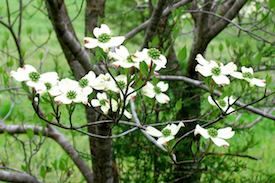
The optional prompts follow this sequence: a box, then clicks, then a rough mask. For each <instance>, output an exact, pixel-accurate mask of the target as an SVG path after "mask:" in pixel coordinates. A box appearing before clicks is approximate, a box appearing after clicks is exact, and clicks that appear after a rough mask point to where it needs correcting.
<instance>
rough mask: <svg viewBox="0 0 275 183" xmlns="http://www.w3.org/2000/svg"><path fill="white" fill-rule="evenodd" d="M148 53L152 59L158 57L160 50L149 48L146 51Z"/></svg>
mask: <svg viewBox="0 0 275 183" xmlns="http://www.w3.org/2000/svg"><path fill="white" fill-rule="evenodd" d="M148 55H149V57H151V58H152V59H154V60H155V59H158V58H159V56H160V51H159V50H158V49H156V48H151V49H150V50H149V51H148Z"/></svg>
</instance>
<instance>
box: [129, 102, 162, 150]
mask: <svg viewBox="0 0 275 183" xmlns="http://www.w3.org/2000/svg"><path fill="white" fill-rule="evenodd" d="M130 105H131V111H132V114H133V118H134V120H135V122H136V123H137V124H138V125H140V121H139V119H138V116H137V113H136V110H135V103H134V101H133V100H130ZM140 131H141V132H142V133H143V134H144V135H145V137H147V138H148V139H149V140H150V141H151V142H153V143H154V144H155V145H156V146H157V147H159V148H160V149H161V150H163V151H165V152H167V150H166V149H165V148H164V147H163V146H162V145H160V144H158V143H157V141H156V139H154V138H153V137H151V136H150V135H149V134H148V133H147V132H146V131H145V130H140Z"/></svg>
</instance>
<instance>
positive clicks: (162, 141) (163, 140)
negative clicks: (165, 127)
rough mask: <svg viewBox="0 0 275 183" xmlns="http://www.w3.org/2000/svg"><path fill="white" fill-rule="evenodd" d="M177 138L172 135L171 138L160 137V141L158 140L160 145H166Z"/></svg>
mask: <svg viewBox="0 0 275 183" xmlns="http://www.w3.org/2000/svg"><path fill="white" fill-rule="evenodd" d="M174 138H175V137H174V136H172V135H170V136H168V137H160V138H159V139H158V140H157V143H158V144H164V143H166V142H168V141H170V140H172V139H174Z"/></svg>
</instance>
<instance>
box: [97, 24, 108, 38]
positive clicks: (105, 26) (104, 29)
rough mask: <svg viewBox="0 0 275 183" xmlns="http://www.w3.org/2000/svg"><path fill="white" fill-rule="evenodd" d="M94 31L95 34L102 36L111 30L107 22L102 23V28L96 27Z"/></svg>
mask: <svg viewBox="0 0 275 183" xmlns="http://www.w3.org/2000/svg"><path fill="white" fill-rule="evenodd" d="M93 33H94V36H95V37H97V38H98V36H100V35H101V34H103V33H106V34H110V33H111V31H110V29H109V27H108V26H107V25H106V24H101V26H100V28H99V27H95V28H94V30H93Z"/></svg>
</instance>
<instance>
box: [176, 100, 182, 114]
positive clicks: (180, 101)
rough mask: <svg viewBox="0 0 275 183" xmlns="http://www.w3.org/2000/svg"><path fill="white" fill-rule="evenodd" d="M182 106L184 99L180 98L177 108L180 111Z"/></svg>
mask: <svg viewBox="0 0 275 183" xmlns="http://www.w3.org/2000/svg"><path fill="white" fill-rule="evenodd" d="M181 108H182V99H179V100H178V101H177V103H176V110H177V111H179V110H181Z"/></svg>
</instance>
